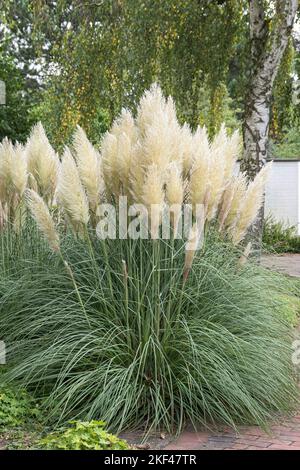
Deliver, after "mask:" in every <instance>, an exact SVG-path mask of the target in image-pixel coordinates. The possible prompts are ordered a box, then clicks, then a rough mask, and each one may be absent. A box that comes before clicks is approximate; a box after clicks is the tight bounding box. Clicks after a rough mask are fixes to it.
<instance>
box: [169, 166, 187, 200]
mask: <svg viewBox="0 0 300 470" xmlns="http://www.w3.org/2000/svg"><path fill="white" fill-rule="evenodd" d="M183 197H184V184H183V179H182V167H181V165H180V164H179V163H178V162H176V161H173V162H171V163H170V164H169V166H168V171H167V176H166V200H167V202H168V204H169V205H172V204H182V203H183Z"/></svg>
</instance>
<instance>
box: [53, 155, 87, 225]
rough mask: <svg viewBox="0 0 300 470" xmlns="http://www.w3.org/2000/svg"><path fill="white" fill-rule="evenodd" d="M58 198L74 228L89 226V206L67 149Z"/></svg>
mask: <svg viewBox="0 0 300 470" xmlns="http://www.w3.org/2000/svg"><path fill="white" fill-rule="evenodd" d="M57 198H58V201H59V203H60V204H61V206H62V207H63V209H64V210H65V212H66V214H67V216H68V218H69V219H70V221H71V222H72V223H73V226H74V228H77V225H78V224H83V225H87V223H88V220H89V206H88V201H87V197H86V194H85V192H84V189H83V187H82V184H81V181H80V177H79V173H78V169H77V166H76V163H75V161H74V158H73V156H72V154H71V152H70V150H69V149H68V148H67V147H66V149H65V152H64V155H63V158H62V163H61V168H60V173H59V178H58V185H57Z"/></svg>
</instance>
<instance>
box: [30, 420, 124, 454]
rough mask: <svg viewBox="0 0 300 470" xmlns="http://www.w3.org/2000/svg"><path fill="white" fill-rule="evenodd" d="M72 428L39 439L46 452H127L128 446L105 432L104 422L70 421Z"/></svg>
mask: <svg viewBox="0 0 300 470" xmlns="http://www.w3.org/2000/svg"><path fill="white" fill-rule="evenodd" d="M70 424H71V425H72V427H70V428H67V429H65V428H64V429H61V430H60V431H57V432H54V433H51V434H49V435H48V436H46V437H45V438H43V439H41V440H40V442H39V445H40V446H41V447H42V448H44V449H47V450H55V449H57V450H127V449H129V446H128V444H127V443H126V442H125V441H124V440H123V439H119V438H118V437H117V436H114V435H113V434H110V433H108V432H107V431H106V430H105V422H104V421H89V422H81V421H71V423H70Z"/></svg>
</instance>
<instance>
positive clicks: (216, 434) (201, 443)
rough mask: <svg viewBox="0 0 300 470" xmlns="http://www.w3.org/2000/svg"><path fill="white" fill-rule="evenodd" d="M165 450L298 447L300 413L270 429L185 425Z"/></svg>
mask: <svg viewBox="0 0 300 470" xmlns="http://www.w3.org/2000/svg"><path fill="white" fill-rule="evenodd" d="M165 450H300V414H299V415H297V416H294V417H293V418H291V419H289V420H286V421H283V422H282V423H281V424H277V425H274V426H271V427H270V431H269V433H266V432H265V431H263V430H262V429H261V428H259V427H258V426H240V427H239V428H238V432H235V431H233V430H232V429H231V428H222V429H220V430H219V431H197V432H196V431H193V430H191V429H188V430H186V431H184V432H183V433H182V434H181V435H180V437H179V438H178V439H177V440H176V441H174V442H171V443H170V444H168V445H167V446H166V447H165Z"/></svg>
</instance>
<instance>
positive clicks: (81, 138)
mask: <svg viewBox="0 0 300 470" xmlns="http://www.w3.org/2000/svg"><path fill="white" fill-rule="evenodd" d="M73 147H74V150H75V158H76V162H77V167H78V172H79V176H80V179H81V182H82V184H83V186H84V188H85V190H86V193H87V197H88V200H89V203H90V205H91V209H92V210H95V209H96V208H97V205H98V204H99V202H100V196H101V194H102V193H103V192H104V182H103V177H102V174H101V161H100V154H99V152H98V151H97V150H96V149H95V147H94V146H93V145H92V144H91V142H90V141H89V139H88V138H87V135H86V133H85V132H84V130H83V129H82V128H81V127H80V126H77V130H76V132H75V135H74V141H73Z"/></svg>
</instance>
